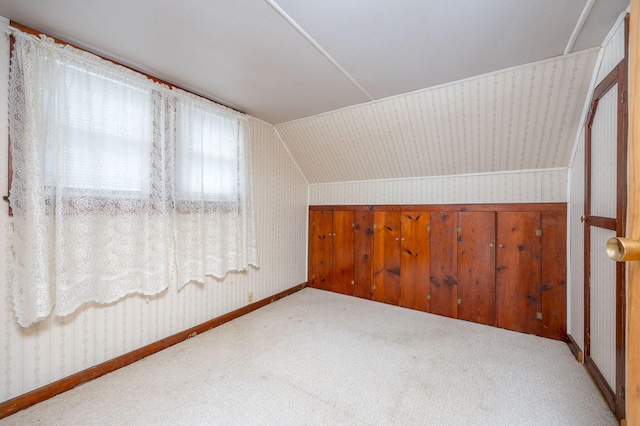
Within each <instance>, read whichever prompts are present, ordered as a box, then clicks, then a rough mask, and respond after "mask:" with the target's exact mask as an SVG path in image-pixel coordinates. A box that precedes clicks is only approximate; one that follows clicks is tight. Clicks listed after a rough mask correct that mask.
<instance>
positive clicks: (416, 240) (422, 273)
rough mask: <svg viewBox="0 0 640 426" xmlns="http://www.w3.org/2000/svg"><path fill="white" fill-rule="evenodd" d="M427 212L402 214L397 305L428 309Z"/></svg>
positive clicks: (428, 252)
mask: <svg viewBox="0 0 640 426" xmlns="http://www.w3.org/2000/svg"><path fill="white" fill-rule="evenodd" d="M430 223H431V216H430V215H429V213H428V212H403V213H402V216H401V238H400V241H401V255H400V306H404V307H406V308H410V309H418V310H420V311H424V312H429V300H428V296H429V273H430V267H429V264H430V251H429V247H430V241H429V239H430V231H429V224H430Z"/></svg>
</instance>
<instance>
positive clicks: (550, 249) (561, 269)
mask: <svg viewBox="0 0 640 426" xmlns="http://www.w3.org/2000/svg"><path fill="white" fill-rule="evenodd" d="M541 220H542V248H541V250H542V256H541V257H542V337H549V338H551V339H556V340H565V339H566V338H567V244H566V242H565V240H566V238H567V217H566V215H565V214H562V213H560V212H542V218H541Z"/></svg>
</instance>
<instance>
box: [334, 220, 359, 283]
mask: <svg viewBox="0 0 640 426" xmlns="http://www.w3.org/2000/svg"><path fill="white" fill-rule="evenodd" d="M354 226H355V223H354V213H353V211H340V210H336V211H334V212H333V291H335V292H336V293H342V294H348V295H353V286H354V259H353V255H354V232H353V229H354Z"/></svg>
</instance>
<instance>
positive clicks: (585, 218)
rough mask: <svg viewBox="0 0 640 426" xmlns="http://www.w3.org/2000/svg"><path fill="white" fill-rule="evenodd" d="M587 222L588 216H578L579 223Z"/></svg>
mask: <svg viewBox="0 0 640 426" xmlns="http://www.w3.org/2000/svg"><path fill="white" fill-rule="evenodd" d="M588 220H589V216H580V222H582V223H584V222H587V221H588Z"/></svg>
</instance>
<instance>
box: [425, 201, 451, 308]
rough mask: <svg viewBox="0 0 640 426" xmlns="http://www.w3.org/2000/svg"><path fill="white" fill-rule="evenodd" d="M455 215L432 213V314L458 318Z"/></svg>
mask: <svg viewBox="0 0 640 426" xmlns="http://www.w3.org/2000/svg"><path fill="white" fill-rule="evenodd" d="M456 222H457V220H456V213H455V212H431V259H430V263H431V265H430V269H431V274H430V282H431V285H430V295H431V312H432V313H434V314H438V315H444V316H447V317H452V318H457V316H458V249H457V238H456V237H457V235H456V233H457V230H456Z"/></svg>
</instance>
